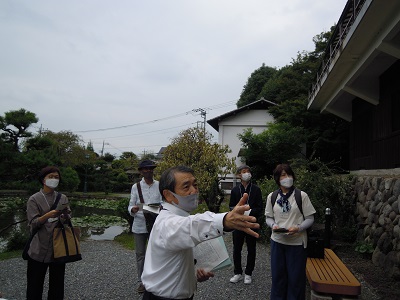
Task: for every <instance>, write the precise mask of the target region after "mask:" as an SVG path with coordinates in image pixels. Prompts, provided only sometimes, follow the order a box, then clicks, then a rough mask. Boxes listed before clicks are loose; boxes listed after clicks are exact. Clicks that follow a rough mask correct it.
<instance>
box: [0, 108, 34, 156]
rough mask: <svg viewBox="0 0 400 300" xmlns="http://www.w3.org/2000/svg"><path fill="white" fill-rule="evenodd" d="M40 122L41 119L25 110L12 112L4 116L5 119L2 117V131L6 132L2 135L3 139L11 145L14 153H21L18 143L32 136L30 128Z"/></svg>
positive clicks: (0, 127)
mask: <svg viewBox="0 0 400 300" xmlns="http://www.w3.org/2000/svg"><path fill="white" fill-rule="evenodd" d="M38 121H39V119H38V118H37V117H36V115H35V114H34V113H33V112H30V111H27V110H25V109H23V108H21V109H20V110H10V111H9V112H6V113H5V114H4V117H2V116H0V129H1V130H2V131H4V132H3V133H2V134H1V138H2V139H4V140H5V141H6V142H9V143H11V144H12V145H13V150H14V151H19V145H18V143H19V141H20V139H21V138H27V137H30V136H32V134H31V133H30V132H28V128H29V126H30V125H32V124H35V123H37V122H38Z"/></svg>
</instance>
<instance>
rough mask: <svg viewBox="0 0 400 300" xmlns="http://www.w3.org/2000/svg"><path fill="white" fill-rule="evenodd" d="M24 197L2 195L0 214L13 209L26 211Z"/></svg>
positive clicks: (13, 210)
mask: <svg viewBox="0 0 400 300" xmlns="http://www.w3.org/2000/svg"><path fill="white" fill-rule="evenodd" d="M26 201H27V199H26V198H23V197H2V198H1V201H0V212H1V214H7V213H10V212H15V211H26Z"/></svg>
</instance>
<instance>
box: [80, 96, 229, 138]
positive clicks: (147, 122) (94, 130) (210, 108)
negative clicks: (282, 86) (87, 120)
mask: <svg viewBox="0 0 400 300" xmlns="http://www.w3.org/2000/svg"><path fill="white" fill-rule="evenodd" d="M234 102H235V101H228V102H225V103H220V104H217V105H213V106H210V107H207V108H205V109H203V110H212V109H216V108H222V107H225V106H229V105H232V104H234ZM221 105H223V106H221ZM193 111H194V110H190V111H187V112H184V113H181V114H177V115H173V116H169V117H165V118H161V119H155V120H151V121H146V122H141V123H136V124H130V125H123V126H117V127H109V128H101V129H91V130H80V131H75V133H87V132H96V131H106V130H115V129H121V128H128V127H133V126H138V125H145V124H150V123H156V122H160V121H166V120H170V119H174V118H178V117H182V116H186V115H188V114H190V113H192V112H193Z"/></svg>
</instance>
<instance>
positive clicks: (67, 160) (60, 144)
mask: <svg viewBox="0 0 400 300" xmlns="http://www.w3.org/2000/svg"><path fill="white" fill-rule="evenodd" d="M41 136H42V137H43V138H48V139H49V140H51V141H52V146H51V147H52V148H53V149H54V151H55V153H57V155H58V157H59V159H60V163H61V164H62V165H63V166H65V167H76V166H78V165H80V164H83V163H85V160H86V158H85V155H86V153H88V152H87V151H89V153H93V154H95V153H94V152H93V151H90V150H85V147H84V146H83V141H82V139H81V137H80V136H78V135H77V134H74V133H72V132H71V131H67V130H64V131H60V132H52V131H49V130H48V131H45V132H43V133H42V135H41Z"/></svg>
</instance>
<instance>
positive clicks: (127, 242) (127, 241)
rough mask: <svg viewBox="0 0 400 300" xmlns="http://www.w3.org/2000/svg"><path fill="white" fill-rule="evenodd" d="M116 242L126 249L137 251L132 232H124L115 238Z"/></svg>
mask: <svg viewBox="0 0 400 300" xmlns="http://www.w3.org/2000/svg"><path fill="white" fill-rule="evenodd" d="M114 241H116V242H117V243H118V244H120V245H121V246H122V247H124V248H126V249H129V250H135V241H134V239H133V234H132V232H129V233H128V232H122V233H121V234H120V235H117V236H116V237H115V238H114Z"/></svg>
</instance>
